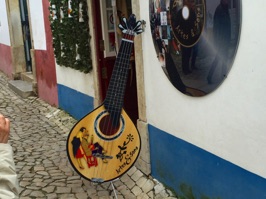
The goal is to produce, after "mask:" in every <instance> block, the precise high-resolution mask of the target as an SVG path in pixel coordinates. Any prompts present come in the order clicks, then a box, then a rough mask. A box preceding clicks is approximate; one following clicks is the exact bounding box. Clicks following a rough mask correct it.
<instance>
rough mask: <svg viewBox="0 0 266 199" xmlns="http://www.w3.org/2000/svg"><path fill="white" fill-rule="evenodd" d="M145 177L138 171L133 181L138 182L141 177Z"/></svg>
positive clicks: (132, 177) (133, 176)
mask: <svg viewBox="0 0 266 199" xmlns="http://www.w3.org/2000/svg"><path fill="white" fill-rule="evenodd" d="M142 176H143V173H142V172H141V171H139V170H137V171H136V172H135V173H134V174H133V175H132V176H131V179H132V180H134V181H135V182H137V181H138V180H139V179H140V178H141V177H142Z"/></svg>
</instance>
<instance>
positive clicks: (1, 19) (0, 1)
mask: <svg viewBox="0 0 266 199" xmlns="http://www.w3.org/2000/svg"><path fill="white" fill-rule="evenodd" d="M0 8H1V12H0V43H1V44H5V45H7V46H10V33H9V26H8V19H7V9H6V1H5V0H0Z"/></svg>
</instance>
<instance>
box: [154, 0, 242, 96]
mask: <svg viewBox="0 0 266 199" xmlns="http://www.w3.org/2000/svg"><path fill="white" fill-rule="evenodd" d="M150 22H151V23H150V24H151V33H152V37H153V42H154V46H155V49H156V52H157V55H158V59H159V61H160V64H161V67H162V69H163V71H164V72H165V74H166V75H167V77H168V79H169V80H170V82H171V83H172V85H173V86H174V87H175V88H177V89H178V90H179V91H180V92H182V93H184V94H185V95H189V96H205V95H207V94H208V93H211V92H212V91H214V90H215V89H216V88H217V87H218V86H219V85H220V84H221V83H222V82H223V81H224V80H225V78H226V77H227V76H228V73H229V71H230V69H231V67H232V64H233V61H234V57H235V55H236V52H237V47H238V42H239V39H240V27H241V0H234V1H232V0H150Z"/></svg>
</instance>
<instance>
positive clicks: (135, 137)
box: [67, 105, 141, 182]
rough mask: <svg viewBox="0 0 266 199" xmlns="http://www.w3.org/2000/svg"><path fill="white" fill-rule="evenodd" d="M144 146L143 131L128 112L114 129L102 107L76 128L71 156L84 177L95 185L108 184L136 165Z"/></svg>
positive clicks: (69, 143) (69, 141) (70, 140)
mask: <svg viewBox="0 0 266 199" xmlns="http://www.w3.org/2000/svg"><path fill="white" fill-rule="evenodd" d="M82 131H83V132H82ZM75 140H76V141H75ZM140 143H141V142H140V135H139V132H138V130H137V129H136V127H135V125H134V124H133V122H132V121H131V120H130V118H129V117H128V115H127V114H126V112H125V111H124V110H122V112H121V116H120V122H119V126H117V127H113V126H112V124H111V121H110V118H109V114H108V112H107V111H106V109H105V107H104V105H102V106H100V107H98V108H97V109H95V110H94V111H92V112H91V113H89V114H88V115H86V116H85V117H84V118H82V119H81V120H80V121H79V122H78V123H77V124H76V125H75V126H74V127H73V128H72V130H71V131H70V133H69V136H68V139H67V153H68V157H69V160H70V162H71V164H72V166H73V167H74V168H75V170H76V171H77V172H78V173H79V174H80V175H81V176H83V177H84V178H86V179H88V180H90V181H93V182H106V181H110V180H113V179H116V178H118V177H119V176H121V175H123V174H124V173H125V172H127V171H128V170H129V169H130V168H131V167H132V166H133V164H134V163H135V161H136V160H137V158H138V155H139V153H140V148H141V144H140ZM80 153H81V154H80Z"/></svg>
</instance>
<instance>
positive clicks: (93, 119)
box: [67, 15, 142, 183]
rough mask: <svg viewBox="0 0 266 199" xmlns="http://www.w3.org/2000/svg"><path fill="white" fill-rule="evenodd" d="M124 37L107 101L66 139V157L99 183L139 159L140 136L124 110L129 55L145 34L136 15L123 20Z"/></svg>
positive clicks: (75, 127)
mask: <svg viewBox="0 0 266 199" xmlns="http://www.w3.org/2000/svg"><path fill="white" fill-rule="evenodd" d="M119 28H120V29H121V31H122V33H123V38H122V42H121V46H120V49H119V53H118V55H117V58H116V62H115V66H114V69H113V72H112V76H111V80H110V83H109V87H108V90H107V95H106V98H105V100H104V102H103V104H102V105H101V106H99V107H98V108H96V109H95V110H93V111H92V112H90V113H89V114H87V115H86V116H85V117H83V118H82V119H81V120H80V121H78V122H77V123H76V124H75V125H74V127H73V128H72V130H71V131H70V133H69V135H68V138H67V154H68V158H69V161H70V163H71V165H72V166H73V168H74V169H75V170H76V171H77V173H78V174H79V175H81V176H82V177H83V178H85V179H87V180H90V181H92V182H96V183H102V182H106V181H111V180H114V179H116V178H118V177H120V176H121V175H123V174H124V173H125V172H127V171H128V170H129V169H130V168H131V167H132V166H133V165H134V163H135V161H136V160H137V158H138V156H139V153H140V149H141V141H140V135H139V132H138V130H137V128H136V127H135V125H134V123H133V122H132V121H131V119H130V118H129V116H128V115H127V113H126V112H125V111H124V109H123V100H124V91H125V86H126V82H127V76H128V70H129V63H130V55H131V51H132V47H133V41H134V37H135V35H136V34H140V33H141V32H142V29H141V22H140V21H136V18H135V15H131V16H130V17H129V19H128V20H127V19H125V18H123V19H122V23H121V24H120V25H119Z"/></svg>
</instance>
